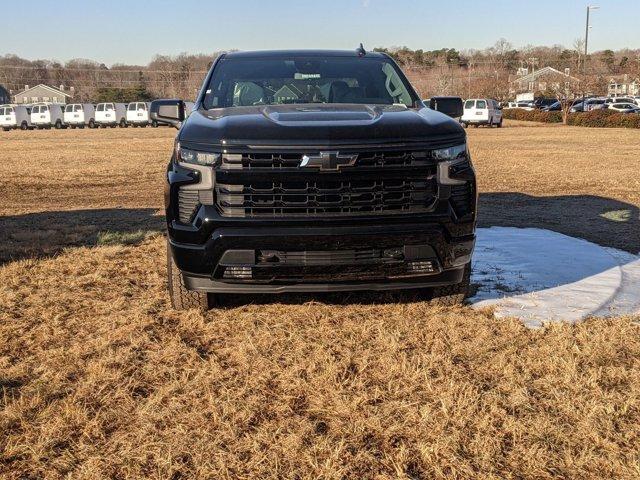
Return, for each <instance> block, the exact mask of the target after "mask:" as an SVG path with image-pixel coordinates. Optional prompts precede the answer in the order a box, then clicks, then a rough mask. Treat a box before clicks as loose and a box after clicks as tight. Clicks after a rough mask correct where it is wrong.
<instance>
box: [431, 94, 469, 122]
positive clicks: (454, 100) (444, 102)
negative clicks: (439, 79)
mask: <svg viewBox="0 0 640 480" xmlns="http://www.w3.org/2000/svg"><path fill="white" fill-rule="evenodd" d="M429 108H431V109H432V110H437V111H438V112H441V113H444V114H445V115H449V116H450V117H452V118H459V117H461V116H462V114H463V113H464V105H463V102H462V98H460V97H432V98H431V99H430V100H429Z"/></svg>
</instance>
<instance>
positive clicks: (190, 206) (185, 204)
mask: <svg viewBox="0 0 640 480" xmlns="http://www.w3.org/2000/svg"><path fill="white" fill-rule="evenodd" d="M199 204H200V200H199V193H198V190H185V189H183V188H180V189H179V190H178V219H179V220H180V221H181V222H182V223H188V222H190V221H191V218H192V217H193V214H194V213H195V211H196V209H197V208H198V206H199Z"/></svg>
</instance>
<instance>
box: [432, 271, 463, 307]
mask: <svg viewBox="0 0 640 480" xmlns="http://www.w3.org/2000/svg"><path fill="white" fill-rule="evenodd" d="M470 284H471V263H468V264H467V265H466V266H465V267H464V274H463V277H462V281H461V282H460V283H456V284H454V285H447V286H444V287H436V288H434V289H432V290H431V304H433V305H442V306H452V305H461V304H462V302H464V299H465V298H466V297H467V295H468V294H469V285H470Z"/></svg>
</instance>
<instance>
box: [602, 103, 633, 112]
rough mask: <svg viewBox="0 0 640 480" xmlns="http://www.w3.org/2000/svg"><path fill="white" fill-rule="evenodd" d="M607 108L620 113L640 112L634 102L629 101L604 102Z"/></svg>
mask: <svg viewBox="0 0 640 480" xmlns="http://www.w3.org/2000/svg"><path fill="white" fill-rule="evenodd" d="M605 106H606V107H607V110H613V111H614V112H620V113H638V112H640V107H638V106H637V105H636V104H635V103H630V102H620V103H607V104H605Z"/></svg>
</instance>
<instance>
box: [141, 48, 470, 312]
mask: <svg viewBox="0 0 640 480" xmlns="http://www.w3.org/2000/svg"><path fill="white" fill-rule="evenodd" d="M450 113H451V112H450ZM459 114H460V112H458V115H454V116H459ZM151 119H152V120H156V121H160V122H167V123H171V124H174V125H176V126H179V127H180V130H179V133H178V135H177V138H176V142H175V149H174V153H173V156H172V158H171V161H170V163H169V166H168V170H167V186H166V191H165V200H166V219H167V227H168V244H167V247H168V248H167V264H168V276H169V289H170V294H171V300H172V303H173V305H174V306H175V307H176V308H190V307H200V308H205V309H206V308H209V307H210V306H211V305H212V303H213V302H214V301H215V299H216V296H217V295H229V294H240V293H281V292H328V291H353V290H395V289H422V288H424V289H429V290H428V291H429V292H430V294H431V295H432V297H434V298H437V299H438V300H439V301H441V302H443V303H457V302H460V301H462V299H463V298H464V295H465V293H466V292H467V288H468V285H469V276H470V261H471V254H472V250H473V247H474V242H475V225H476V181H475V174H474V169H473V166H472V164H471V159H470V157H469V150H468V149H467V144H466V137H465V133H464V130H463V129H462V128H461V127H460V125H459V124H458V122H456V121H455V120H453V119H451V118H449V117H448V116H446V115H444V114H443V113H441V112H437V111H433V110H431V109H429V108H426V107H425V105H424V104H423V103H422V101H421V100H420V98H419V97H418V96H417V94H416V92H415V91H414V89H413V88H412V87H411V85H410V84H409V82H408V81H407V79H406V77H405V75H404V74H403V73H402V71H401V70H400V69H399V68H398V66H397V65H396V64H395V63H394V62H393V60H392V59H391V58H390V57H388V56H387V55H385V54H382V53H366V52H364V50H359V51H356V52H348V51H347V52H344V51H337V52H336V51H281V52H255V53H254V52H234V53H228V54H225V55H221V56H220V57H219V58H218V59H217V60H216V62H215V63H214V65H213V66H212V68H211V71H210V72H209V74H208V76H207V78H206V80H205V83H204V86H203V88H202V91H201V93H200V95H199V97H198V99H197V101H196V104H195V107H194V110H193V112H192V113H191V115H189V117H188V118H186V119H185V116H184V104H183V103H182V102H180V101H177V100H165V101H156V102H154V105H152V108H151Z"/></svg>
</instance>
